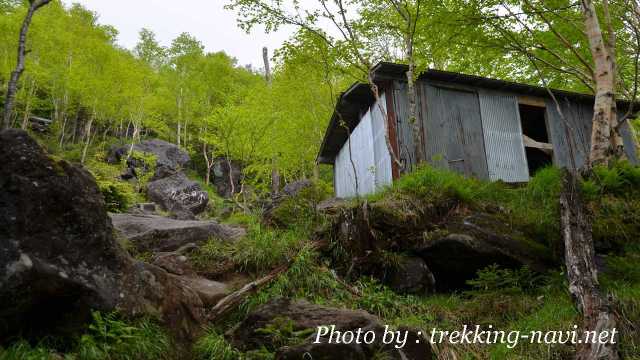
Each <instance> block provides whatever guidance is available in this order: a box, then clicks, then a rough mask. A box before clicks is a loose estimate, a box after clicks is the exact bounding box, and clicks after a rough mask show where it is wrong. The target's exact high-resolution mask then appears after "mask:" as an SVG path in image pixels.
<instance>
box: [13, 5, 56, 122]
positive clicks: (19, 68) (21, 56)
mask: <svg viewBox="0 0 640 360" xmlns="http://www.w3.org/2000/svg"><path fill="white" fill-rule="evenodd" d="M50 1H51V0H30V1H29V10H28V11H27V15H26V16H25V17H24V20H23V21H22V27H21V28H20V37H19V39H18V62H17V63H16V68H15V70H13V72H11V77H10V78H9V84H8V85H7V96H6V98H5V101H4V114H3V116H2V123H1V124H0V129H8V128H9V126H10V124H11V114H12V112H13V102H14V100H15V97H16V92H17V90H18V80H20V75H22V73H23V72H24V63H25V57H26V55H27V50H26V48H27V33H28V32H29V26H30V25H31V19H32V18H33V14H34V13H35V12H36V11H37V10H38V9H39V8H41V7H42V6H44V5H47V4H48V3H49V2H50Z"/></svg>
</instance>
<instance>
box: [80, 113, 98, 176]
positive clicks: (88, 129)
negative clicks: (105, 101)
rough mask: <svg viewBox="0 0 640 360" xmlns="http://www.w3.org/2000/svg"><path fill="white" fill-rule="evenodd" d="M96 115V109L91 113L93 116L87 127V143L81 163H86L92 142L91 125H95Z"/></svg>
mask: <svg viewBox="0 0 640 360" xmlns="http://www.w3.org/2000/svg"><path fill="white" fill-rule="evenodd" d="M94 116H95V110H94V111H93V112H92V113H91V117H90V118H89V122H87V125H86V127H85V135H84V136H85V143H84V147H83V149H82V158H81V159H80V163H81V164H84V161H85V160H86V158H87V151H88V150H89V144H90V143H91V125H93V118H94Z"/></svg>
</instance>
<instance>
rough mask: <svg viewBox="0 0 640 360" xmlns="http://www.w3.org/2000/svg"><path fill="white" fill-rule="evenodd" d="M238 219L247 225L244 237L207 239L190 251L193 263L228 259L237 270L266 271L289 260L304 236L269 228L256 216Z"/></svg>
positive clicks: (298, 231) (301, 232) (202, 264)
mask: <svg viewBox="0 0 640 360" xmlns="http://www.w3.org/2000/svg"><path fill="white" fill-rule="evenodd" d="M242 221H243V223H244V224H245V225H246V226H247V227H248V229H247V235H246V236H245V237H243V238H241V239H238V240H236V241H233V242H226V241H221V240H219V239H211V240H210V241H208V242H207V243H205V244H204V245H203V246H201V247H200V248H199V249H198V250H196V252H194V254H192V259H193V261H194V263H195V265H196V266H197V267H199V268H206V267H207V265H208V264H210V263H212V262H220V261H224V260H230V261H232V262H233V263H234V264H235V265H236V267H237V269H238V270H240V271H247V272H254V273H256V272H261V271H267V270H271V269H272V268H274V267H276V266H278V265H281V264H284V263H285V262H287V261H288V260H289V259H291V257H293V256H294V255H295V254H296V253H297V252H298V251H299V250H300V249H301V248H302V246H303V245H304V243H305V241H306V239H307V234H305V233H304V232H303V231H300V230H298V229H292V230H278V229H272V228H269V227H267V226H265V225H263V224H261V223H260V221H259V220H258V219H257V218H256V217H252V216H247V217H243V218H242Z"/></svg>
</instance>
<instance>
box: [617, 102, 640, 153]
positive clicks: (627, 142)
mask: <svg viewBox="0 0 640 360" xmlns="http://www.w3.org/2000/svg"><path fill="white" fill-rule="evenodd" d="M624 115H625V111H621V110H618V119H622V118H623V117H624ZM620 135H621V136H622V140H623V142H624V152H625V154H626V155H627V158H628V159H629V160H630V161H631V163H632V164H638V153H637V151H636V150H637V149H636V146H637V145H638V144H637V143H636V141H635V140H634V138H633V134H632V130H631V128H630V126H629V122H628V121H625V122H624V123H623V124H622V125H621V126H620Z"/></svg>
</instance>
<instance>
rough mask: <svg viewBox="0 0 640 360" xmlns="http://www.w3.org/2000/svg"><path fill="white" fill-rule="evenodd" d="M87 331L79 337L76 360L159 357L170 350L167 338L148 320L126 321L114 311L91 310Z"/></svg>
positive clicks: (127, 359) (162, 356) (163, 356)
mask: <svg viewBox="0 0 640 360" xmlns="http://www.w3.org/2000/svg"><path fill="white" fill-rule="evenodd" d="M92 316H93V323H92V324H91V325H89V332H88V333H87V334H85V335H82V337H81V338H80V342H79V346H78V349H77V354H78V357H79V359H82V360H85V359H86V360H93V359H96V360H98V359H113V360H119V359H126V360H129V359H140V358H145V359H163V358H165V356H166V355H167V354H168V353H169V352H170V349H171V343H170V340H169V337H168V336H167V335H166V334H165V333H164V332H163V331H162V330H161V329H160V327H159V326H158V325H156V324H154V323H153V322H151V321H150V320H141V321H139V322H137V323H136V324H133V325H132V324H129V323H127V322H125V321H123V320H121V319H120V318H119V317H118V315H117V314H116V313H108V314H102V313H100V312H93V313H92Z"/></svg>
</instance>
